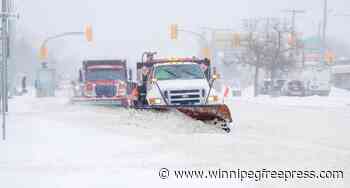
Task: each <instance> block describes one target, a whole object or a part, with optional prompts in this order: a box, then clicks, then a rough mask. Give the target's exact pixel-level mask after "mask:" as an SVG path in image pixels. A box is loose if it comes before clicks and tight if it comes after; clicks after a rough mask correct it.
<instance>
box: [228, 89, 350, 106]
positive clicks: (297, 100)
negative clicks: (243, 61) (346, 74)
mask: <svg viewBox="0 0 350 188" xmlns="http://www.w3.org/2000/svg"><path fill="white" fill-rule="evenodd" d="M242 93H243V94H242V97H241V98H232V99H231V100H244V101H250V102H254V103H259V104H269V105H284V106H303V107H347V106H350V91H347V90H343V89H338V88H332V91H331V93H330V96H328V97H321V96H308V97H287V96H280V97H270V96H267V95H259V96H258V97H254V87H252V86H251V87H248V88H246V89H245V90H243V92H242Z"/></svg>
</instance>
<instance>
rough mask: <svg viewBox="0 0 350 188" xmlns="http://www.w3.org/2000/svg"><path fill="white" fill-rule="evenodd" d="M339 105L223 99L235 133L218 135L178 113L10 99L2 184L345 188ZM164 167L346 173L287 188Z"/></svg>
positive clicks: (343, 114) (346, 118)
mask: <svg viewBox="0 0 350 188" xmlns="http://www.w3.org/2000/svg"><path fill="white" fill-rule="evenodd" d="M340 98H341V97H335V96H331V97H329V98H324V97H313V99H312V100H313V102H309V104H307V105H306V104H305V103H306V99H304V98H294V97H293V98H288V99H280V98H265V97H261V98H260V97H259V98H258V99H252V98H248V97H242V98H235V99H232V100H228V104H229V106H230V108H231V110H232V115H233V119H234V121H235V128H234V130H233V132H232V133H230V134H226V133H224V132H223V131H221V130H219V129H217V128H215V127H212V126H210V125H206V124H204V123H202V122H199V121H194V120H191V119H189V118H187V117H185V116H183V115H182V114H179V113H176V112H170V113H165V114H162V113H154V112H139V111H135V110H126V109H111V108H104V107H92V106H78V105H70V104H69V103H68V100H67V98H66V97H62V96H61V97H56V98H40V99H39V98H34V97H33V96H31V95H28V96H22V97H15V98H13V99H11V101H10V111H11V112H10V113H9V115H8V140H6V141H1V142H0V187H11V188H12V187H15V188H17V187H18V188H20V187H26V188H28V187H29V188H31V187H33V188H34V187H35V188H38V187H45V188H46V187H99V188H101V187H136V186H146V187H151V186H152V187H213V186H216V187H217V186H219V187H249V188H250V187H263V188H265V187H266V188H267V187H268V188H280V187H308V188H309V187H318V188H319V187H327V188H329V187H334V188H335V187H336V188H339V187H344V188H345V187H349V185H350V181H349V179H348V177H349V175H350V174H349V170H350V140H349V136H348V135H349V132H350V126H349V122H350V115H349V114H350V113H349V112H350V107H349V106H346V105H340V103H341V100H342V99H340ZM345 98H346V97H344V99H345ZM300 100H302V102H301V101H300ZM303 100H304V101H303ZM323 100H327V102H323ZM339 100H340V101H339ZM330 101H337V102H335V104H336V105H335V104H334V103H332V102H330ZM315 102H317V104H318V106H317V105H315V104H314V103H315ZM310 104H312V105H310ZM320 104H321V105H320ZM321 107H322V108H321ZM163 167H165V168H168V169H169V170H175V169H193V170H194V169H202V168H203V169H209V168H211V169H218V168H221V169H228V170H230V169H233V170H236V169H237V168H240V169H248V170H249V169H254V170H255V169H257V170H258V169H262V168H267V169H275V168H276V169H283V170H284V169H301V170H303V169H315V170H320V169H321V170H323V169H326V170H327V169H332V170H333V169H336V170H338V169H341V170H344V171H345V173H346V174H345V179H344V180H313V181H311V180H290V181H288V182H284V181H277V180H276V181H272V180H269V181H263V182H255V181H246V182H240V181H239V180H222V179H221V180H218V179H216V180H178V179H175V178H174V177H170V178H169V179H167V180H162V179H160V178H159V176H158V171H159V169H160V168H163Z"/></svg>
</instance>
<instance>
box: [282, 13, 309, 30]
mask: <svg viewBox="0 0 350 188" xmlns="http://www.w3.org/2000/svg"><path fill="white" fill-rule="evenodd" d="M283 12H286V13H290V14H292V31H293V33H294V32H295V17H296V15H297V14H304V13H306V11H305V10H296V9H289V10H284V11H283Z"/></svg>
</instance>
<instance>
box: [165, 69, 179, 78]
mask: <svg viewBox="0 0 350 188" xmlns="http://www.w3.org/2000/svg"><path fill="white" fill-rule="evenodd" d="M163 71H165V72H167V73H169V74H170V75H172V76H174V78H178V75H177V74H175V73H174V72H171V71H169V70H166V69H163Z"/></svg>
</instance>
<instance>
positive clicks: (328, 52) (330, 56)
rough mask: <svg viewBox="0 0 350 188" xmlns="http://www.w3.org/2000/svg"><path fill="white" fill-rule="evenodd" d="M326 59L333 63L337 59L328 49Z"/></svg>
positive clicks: (328, 62)
mask: <svg viewBox="0 0 350 188" xmlns="http://www.w3.org/2000/svg"><path fill="white" fill-rule="evenodd" d="M324 60H325V62H326V63H327V64H332V63H333V62H334V60H335V55H334V53H333V52H331V51H326V52H325V54H324Z"/></svg>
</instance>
